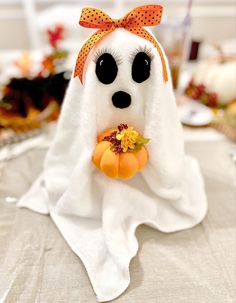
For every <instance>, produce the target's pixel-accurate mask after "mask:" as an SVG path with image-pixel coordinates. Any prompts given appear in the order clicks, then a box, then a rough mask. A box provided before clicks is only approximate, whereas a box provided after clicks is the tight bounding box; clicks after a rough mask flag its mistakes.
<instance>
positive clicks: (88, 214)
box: [19, 28, 207, 301]
mask: <svg viewBox="0 0 236 303" xmlns="http://www.w3.org/2000/svg"><path fill="white" fill-rule="evenodd" d="M141 51H144V52H147V53H148V55H149V56H151V58H152V59H151V74H150V77H149V78H148V79H147V80H146V81H144V82H142V83H136V82H135V81H134V80H133V79H132V76H131V67H132V61H133V58H134V56H135V55H136V54H137V52H141ZM104 52H108V53H110V54H112V55H113V57H114V58H115V60H116V61H117V65H118V74H117V76H116V78H115V80H114V81H113V82H112V83H111V84H109V85H105V84H103V83H101V82H100V81H99V80H98V77H97V76H96V73H95V66H96V58H97V56H98V55H100V54H102V53H104ZM118 61H119V62H118ZM165 61H166V58H165ZM166 64H167V61H166ZM168 74H169V70H168ZM84 80H85V81H84V85H82V84H81V83H80V80H79V78H78V77H76V78H72V79H71V81H70V84H69V88H68V90H67V94H66V97H65V100H64V104H63V107H62V113H61V116H60V120H59V123H58V128H57V132H56V135H55V139H54V141H53V142H52V145H51V148H50V149H49V152H48V154H47V157H46V160H45V164H44V171H43V173H42V175H41V176H40V177H39V179H38V180H37V181H36V183H35V184H34V185H33V187H32V188H31V189H30V190H29V192H28V193H26V194H25V195H24V196H23V197H22V199H21V200H20V201H19V206H20V207H28V208H31V209H33V210H35V211H38V212H40V213H45V214H50V216H51V217H52V219H53V220H54V222H55V224H56V225H57V227H58V228H59V230H60V232H61V233H62V235H63V237H64V238H65V240H66V241H67V242H68V244H69V245H70V247H71V249H72V250H73V251H74V252H75V253H76V254H77V255H78V256H79V257H80V259H81V260H82V262H83V263H84V265H85V267H86V270H87V272H88V275H89V278H90V280H91V283H92V286H93V288H94V291H95V293H96V296H97V299H98V301H109V300H112V299H114V298H116V297H117V296H119V295H120V294H121V293H122V292H123V291H124V290H125V289H126V288H127V287H128V285H129V282H130V275H129V263H130V261H131V259H132V258H133V257H134V256H135V255H136V253H137V250H138V243H137V240H136V237H135V230H136V228H137V226H139V225H140V224H143V223H144V224H148V225H150V226H152V227H154V228H157V229H159V230H160V231H162V232H174V231H178V230H182V229H186V228H191V227H192V226H194V225H196V224H198V223H199V222H200V221H201V220H202V219H203V218H204V216H205V214H206V210H207V201H206V196H205V192H204V185H203V180H202V177H201V173H200V171H199V167H198V164H197V162H196V161H195V160H194V159H192V158H190V157H188V156H185V155H184V146H183V138H182V129H181V125H180V122H179V119H178V116H177V110H176V104H175V98H174V94H173V90H172V84H171V80H170V75H169V80H168V81H167V82H164V80H163V75H162V64H161V59H160V56H159V53H158V51H157V49H156V48H155V47H154V46H153V45H152V44H151V43H150V42H149V41H147V40H145V39H143V38H140V37H138V36H136V35H134V34H132V33H130V32H128V31H126V30H125V29H122V28H119V29H116V30H115V31H113V32H112V33H110V34H109V35H107V36H106V37H105V38H104V39H102V41H100V42H99V43H98V44H97V45H96V46H95V47H94V48H93V49H92V50H91V52H90V55H89V57H88V59H87V63H86V71H85V74H84ZM117 91H124V92H127V93H129V94H130V95H131V105H130V106H129V107H127V108H124V109H120V108H116V107H114V106H113V104H112V101H111V100H112V95H113V94H114V93H115V92H117ZM120 123H127V124H128V125H131V126H134V128H135V129H137V130H138V131H139V132H140V133H141V134H143V135H144V136H145V137H148V138H151V141H150V143H149V144H148V145H147V149H148V153H149V161H148V163H147V165H146V166H145V167H144V169H143V170H142V171H141V172H139V173H137V174H136V175H135V176H134V177H133V178H132V179H130V180H122V179H110V178H108V177H106V176H105V175H103V174H102V173H101V172H100V171H98V170H97V169H96V167H95V166H94V164H93V163H92V161H91V158H92V154H93V151H94V148H95V145H96V138H97V135H98V134H99V133H101V132H102V131H104V130H106V129H108V128H111V127H116V126H117V125H119V124H120Z"/></svg>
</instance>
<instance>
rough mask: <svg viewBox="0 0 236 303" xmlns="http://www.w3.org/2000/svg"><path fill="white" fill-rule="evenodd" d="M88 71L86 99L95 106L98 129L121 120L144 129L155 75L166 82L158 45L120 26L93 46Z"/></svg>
mask: <svg viewBox="0 0 236 303" xmlns="http://www.w3.org/2000/svg"><path fill="white" fill-rule="evenodd" d="M85 71H86V72H85V86H84V98H86V99H88V100H87V102H88V103H90V104H92V106H95V107H96V108H95V111H96V115H95V116H96V123H97V130H98V132H101V131H103V130H105V129H107V128H110V127H116V126H117V125H118V124H120V123H127V124H129V125H132V126H134V127H135V128H136V129H137V130H138V131H140V132H142V131H143V129H144V124H145V109H146V104H147V101H148V100H149V97H150V94H151V90H152V87H153V78H154V77H156V74H159V77H160V81H163V79H162V66H161V61H160V58H159V55H158V52H157V50H156V49H155V47H154V46H153V45H152V44H151V43H150V42H148V41H146V40H145V39H143V38H140V37H138V36H136V35H134V34H131V33H129V32H128V31H126V30H124V29H117V30H115V31H114V32H112V33H111V34H109V35H107V36H106V37H105V38H103V39H102V40H101V41H100V42H99V43H98V44H97V45H96V46H95V47H94V48H93V49H92V51H91V53H90V55H89V57H88V59H87V62H86V67H85ZM154 74H155V75H154Z"/></svg>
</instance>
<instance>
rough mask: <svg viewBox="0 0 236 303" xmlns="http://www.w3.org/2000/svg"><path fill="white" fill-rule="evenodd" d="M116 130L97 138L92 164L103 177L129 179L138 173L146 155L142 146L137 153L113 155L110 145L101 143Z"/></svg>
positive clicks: (145, 161) (110, 130)
mask: <svg viewBox="0 0 236 303" xmlns="http://www.w3.org/2000/svg"><path fill="white" fill-rule="evenodd" d="M115 130H117V129H114V128H113V129H109V130H107V131H105V132H104V133H102V134H101V135H99V136H98V144H97V145H96V147H95V150H94V153H93V158H92V160H93V163H94V164H95V165H96V167H97V168H98V169H99V170H101V171H102V172H103V173H104V174H105V175H107V176H108V177H111V178H122V179H129V178H131V177H133V176H134V175H135V174H136V173H137V172H138V171H140V170H141V169H142V168H143V167H144V166H145V164H146V163H147V160H148V153H147V150H146V148H145V147H144V146H142V147H141V149H140V150H138V151H133V152H124V153H115V152H113V151H112V150H111V147H112V144H111V143H110V142H108V141H102V140H103V139H104V137H105V136H108V135H110V134H111V133H112V132H114V131H115Z"/></svg>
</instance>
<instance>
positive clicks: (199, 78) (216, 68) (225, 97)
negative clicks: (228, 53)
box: [193, 61, 236, 105]
mask: <svg viewBox="0 0 236 303" xmlns="http://www.w3.org/2000/svg"><path fill="white" fill-rule="evenodd" d="M193 82H194V84H195V85H200V84H203V85H204V86H205V90H206V92H208V93H216V94H217V96H218V98H217V99H218V103H219V104H221V105H227V104H228V103H230V102H232V101H233V100H235V99H236V61H229V62H225V63H220V62H219V61H214V62H213V61H204V62H201V63H200V64H199V65H198V66H197V67H196V69H195V72H194V74H193Z"/></svg>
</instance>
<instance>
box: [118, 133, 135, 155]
mask: <svg viewBox="0 0 236 303" xmlns="http://www.w3.org/2000/svg"><path fill="white" fill-rule="evenodd" d="M138 138H139V133H138V132H136V131H135V130H134V129H133V127H128V128H127V129H123V130H122V131H121V132H120V133H118V134H117V135H116V139H117V140H119V141H121V147H122V150H123V152H127V150H128V149H134V148H135V144H136V143H137V139H138Z"/></svg>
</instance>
